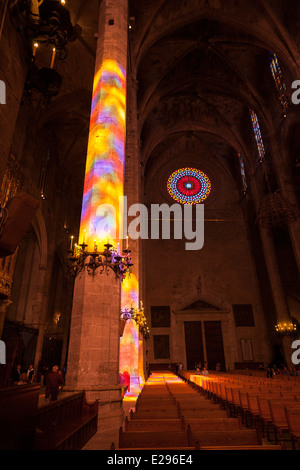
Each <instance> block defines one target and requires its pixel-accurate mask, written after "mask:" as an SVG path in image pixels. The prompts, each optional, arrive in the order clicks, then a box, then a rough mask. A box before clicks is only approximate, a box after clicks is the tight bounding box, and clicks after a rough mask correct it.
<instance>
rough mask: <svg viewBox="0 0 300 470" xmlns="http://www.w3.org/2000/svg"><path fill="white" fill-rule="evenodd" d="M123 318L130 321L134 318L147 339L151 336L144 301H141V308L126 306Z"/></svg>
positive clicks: (122, 313) (122, 311) (122, 314)
mask: <svg viewBox="0 0 300 470" xmlns="http://www.w3.org/2000/svg"><path fill="white" fill-rule="evenodd" d="M121 320H123V321H125V322H126V321H128V320H134V321H135V322H136V324H137V325H138V327H139V331H140V333H142V335H143V336H144V338H145V339H148V338H149V335H150V330H149V328H148V326H147V319H146V316H145V309H144V306H143V302H141V303H140V308H133V307H131V308H130V309H129V308H125V309H124V310H121Z"/></svg>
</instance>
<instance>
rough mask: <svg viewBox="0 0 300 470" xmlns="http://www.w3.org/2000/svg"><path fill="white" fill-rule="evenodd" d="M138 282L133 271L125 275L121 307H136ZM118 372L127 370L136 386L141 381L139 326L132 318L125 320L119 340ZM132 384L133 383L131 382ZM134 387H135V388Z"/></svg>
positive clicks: (123, 308) (137, 304) (137, 303)
mask: <svg viewBox="0 0 300 470" xmlns="http://www.w3.org/2000/svg"><path fill="white" fill-rule="evenodd" d="M138 306H139V283H138V279H137V277H136V276H135V274H134V273H131V274H130V276H127V277H126V278H125V279H124V280H123V282H122V286H121V309H122V310H125V308H128V309H130V308H131V307H132V308H135V309H136V308H138ZM119 368H120V372H121V373H122V372H123V371H124V370H127V371H128V372H129V374H130V377H131V378H132V380H134V381H135V382H134V383H135V385H136V387H138V385H139V383H140V382H141V371H140V367H139V328H138V325H137V324H136V322H135V321H134V320H129V321H127V322H126V325H125V328H124V332H123V336H122V337H121V341H120V365H119ZM132 385H134V384H132ZM136 387H135V388H136Z"/></svg>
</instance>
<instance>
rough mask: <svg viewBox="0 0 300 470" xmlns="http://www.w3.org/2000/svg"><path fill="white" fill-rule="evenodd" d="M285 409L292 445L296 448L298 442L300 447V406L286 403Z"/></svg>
mask: <svg viewBox="0 0 300 470" xmlns="http://www.w3.org/2000/svg"><path fill="white" fill-rule="evenodd" d="M284 410H285V414H286V419H287V423H288V429H289V433H290V436H291V441H292V447H293V449H294V450H296V443H298V448H299V447H300V408H298V407H297V408H295V407H293V406H289V405H286V406H285V407H284Z"/></svg>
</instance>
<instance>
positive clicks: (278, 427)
mask: <svg viewBox="0 0 300 470" xmlns="http://www.w3.org/2000/svg"><path fill="white" fill-rule="evenodd" d="M268 402H269V408H270V415H271V424H272V427H273V429H274V433H275V441H276V444H278V439H279V438H280V439H283V432H284V431H288V422H287V417H286V413H285V406H286V405H290V406H292V407H293V408H297V407H298V408H300V403H299V402H296V401H295V399H293V398H290V399H287V398H285V399H281V400H280V401H279V400H277V399H273V400H268Z"/></svg>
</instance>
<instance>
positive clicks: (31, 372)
mask: <svg viewBox="0 0 300 470" xmlns="http://www.w3.org/2000/svg"><path fill="white" fill-rule="evenodd" d="M33 377H34V368H33V364H30V366H29V367H28V370H27V381H28V383H29V384H32V382H33Z"/></svg>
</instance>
